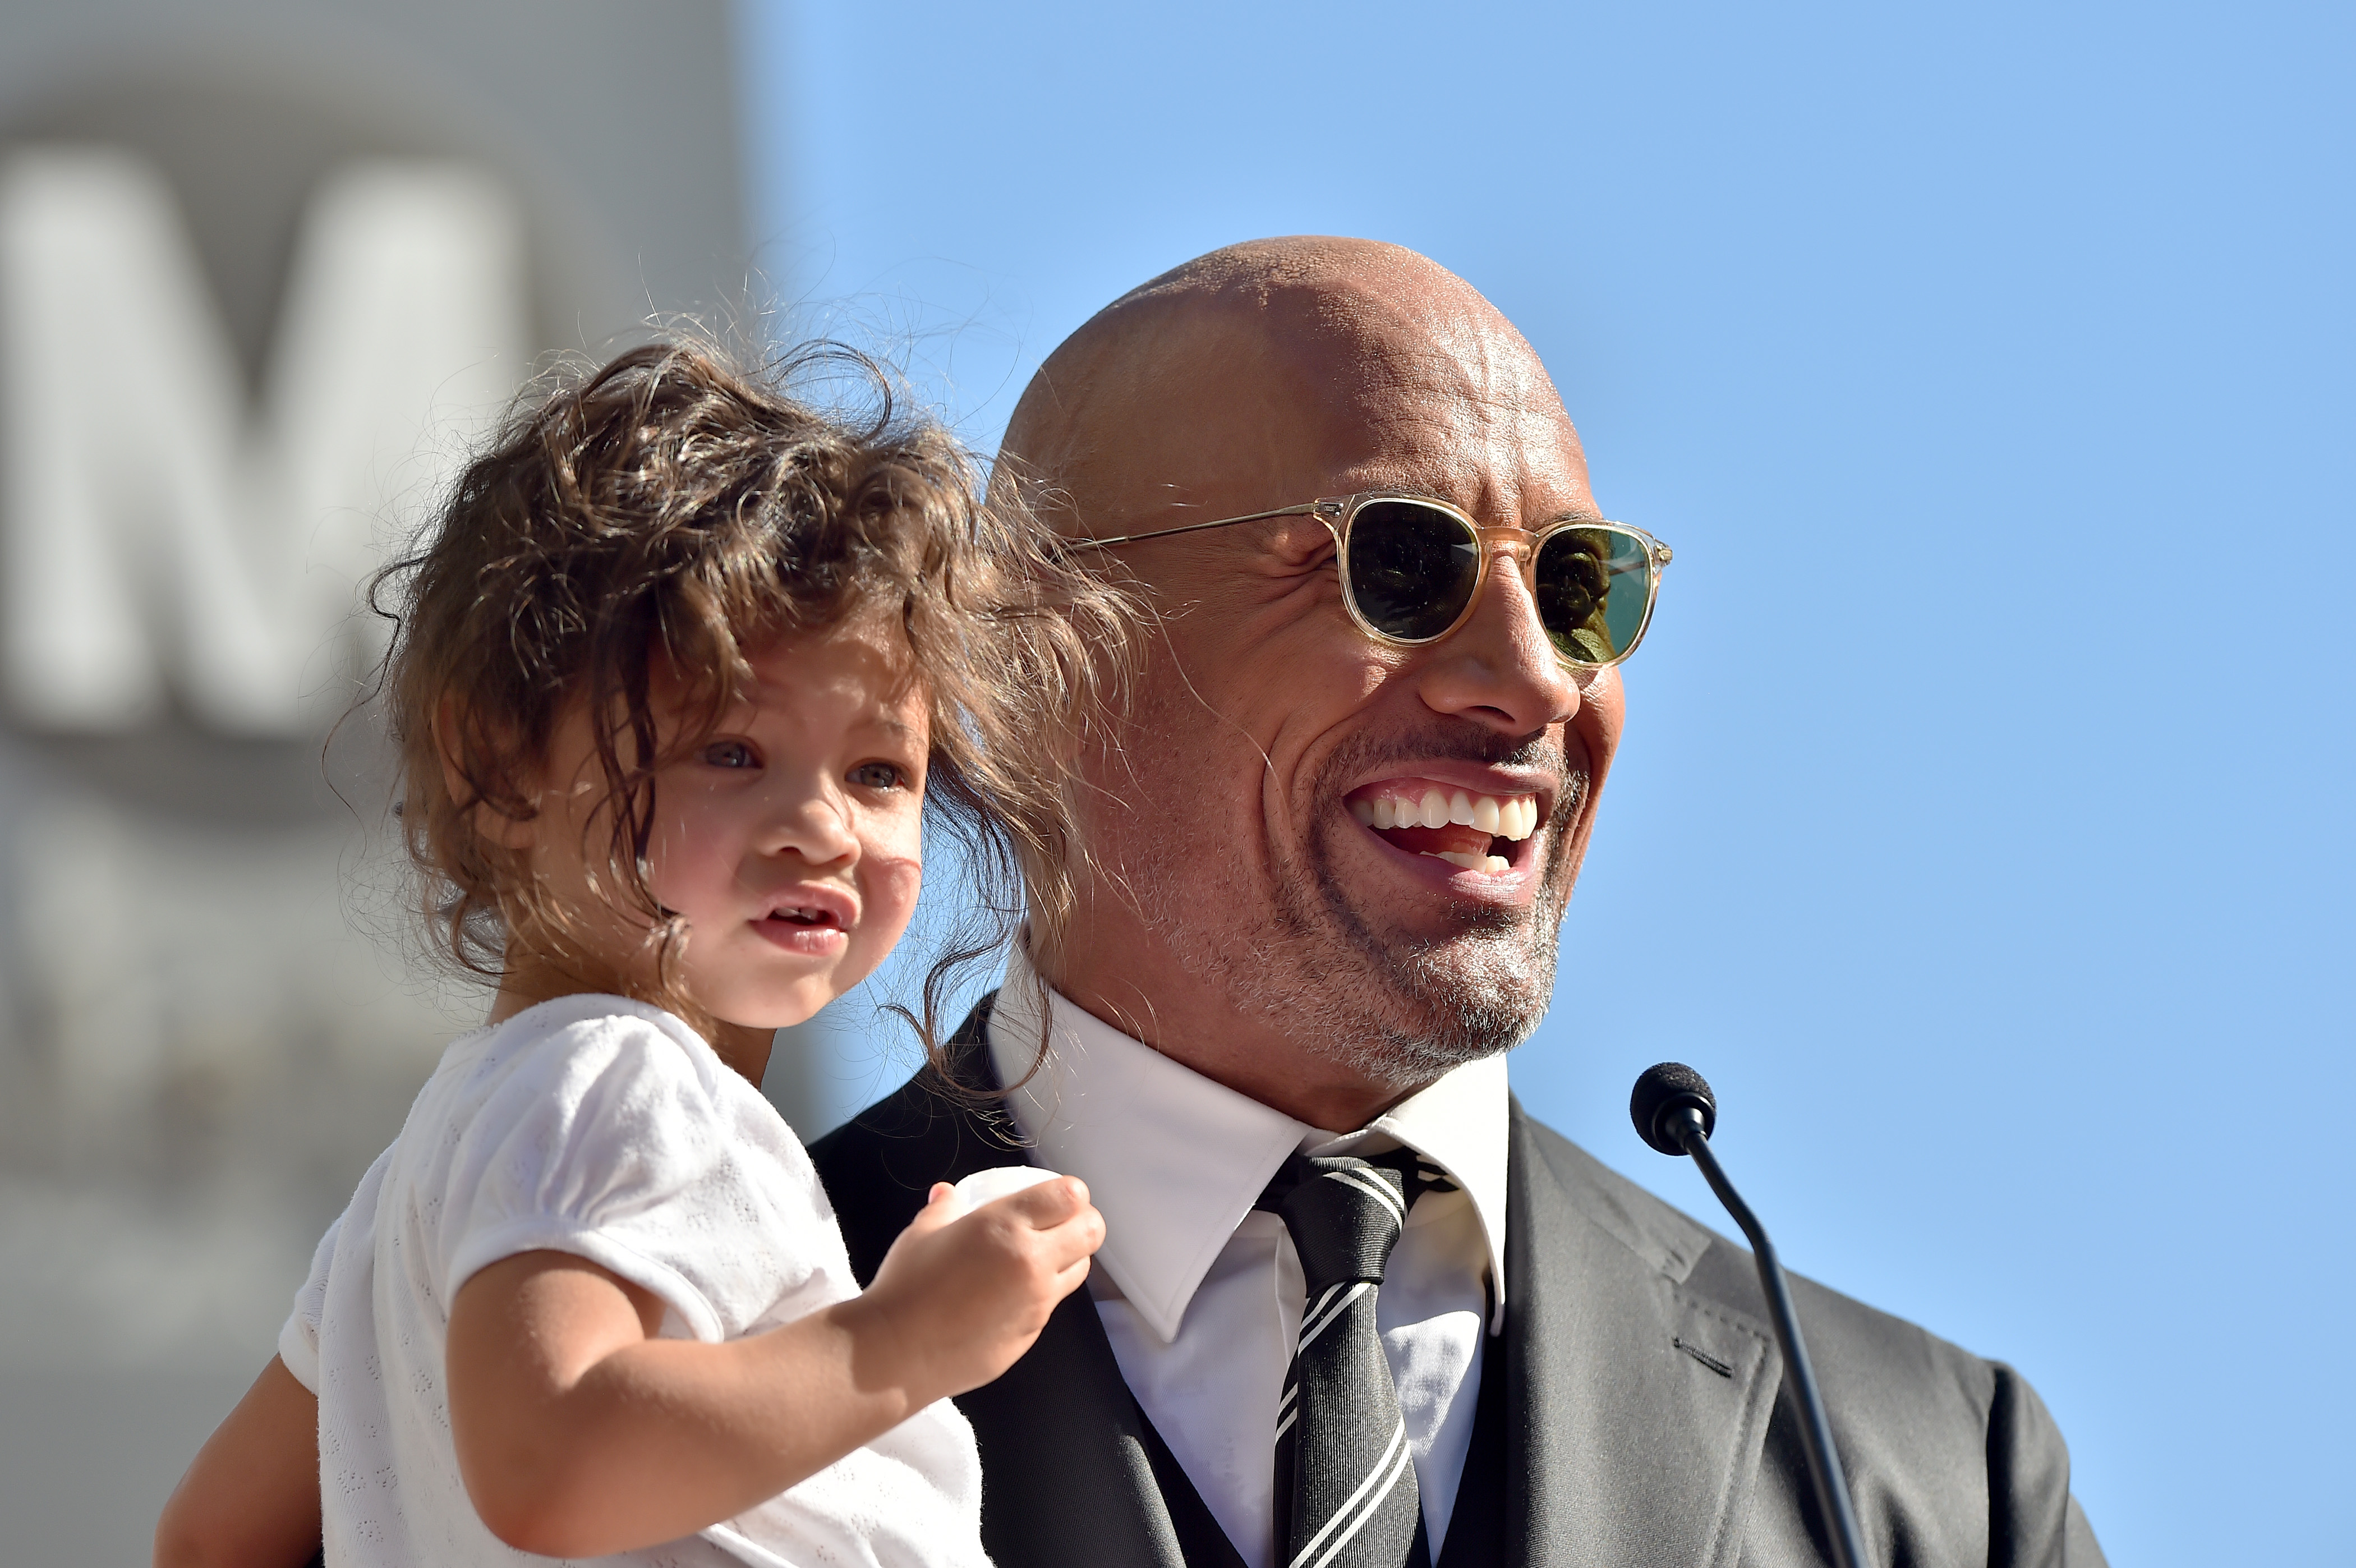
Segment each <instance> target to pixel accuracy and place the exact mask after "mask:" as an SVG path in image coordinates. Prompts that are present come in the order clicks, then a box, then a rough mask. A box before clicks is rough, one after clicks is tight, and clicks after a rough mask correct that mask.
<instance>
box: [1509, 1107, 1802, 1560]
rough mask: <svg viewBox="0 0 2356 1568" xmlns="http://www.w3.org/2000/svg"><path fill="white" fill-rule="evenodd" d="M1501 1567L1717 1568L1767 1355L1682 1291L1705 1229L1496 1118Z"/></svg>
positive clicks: (1723, 1313) (1744, 1486)
mask: <svg viewBox="0 0 2356 1568" xmlns="http://www.w3.org/2000/svg"><path fill="white" fill-rule="evenodd" d="M1512 1137H1513V1149H1512V1158H1511V1165H1510V1176H1509V1179H1510V1181H1511V1183H1512V1196H1511V1197H1510V1199H1509V1200H1508V1204H1507V1218H1506V1230H1507V1236H1506V1247H1505V1273H1506V1282H1507V1295H1506V1301H1507V1310H1506V1326H1505V1354H1506V1358H1507V1368H1508V1371H1509V1373H1510V1377H1509V1380H1508V1382H1507V1385H1506V1390H1507V1392H1506V1398H1507V1405H1506V1422H1507V1430H1508V1434H1509V1440H1510V1444H1511V1449H1512V1455H1511V1459H1510V1461H1509V1463H1511V1464H1512V1466H1514V1469H1513V1472H1512V1474H1511V1477H1510V1487H1509V1492H1508V1499H1509V1500H1508V1505H1507V1520H1506V1539H1507V1541H1508V1542H1509V1551H1510V1552H1512V1555H1511V1557H1510V1558H1509V1561H1513V1562H1516V1563H1527V1564H1531V1565H1532V1568H1536V1565H1537V1564H1541V1563H1543V1564H1547V1565H1549V1568H1554V1565H1558V1564H1589V1563H1593V1564H1620V1563H1646V1564H1656V1565H1660V1568H1669V1565H1676V1568H1686V1565H1688V1564H1690V1565H1691V1568H1731V1565H1732V1564H1733V1563H1735V1561H1736V1558H1737V1555H1738V1554H1739V1552H1740V1544H1741V1543H1740V1534H1741V1522H1742V1520H1743V1517H1744V1515H1745V1513H1746V1511H1747V1509H1748V1504H1749V1500H1750V1495H1751V1483H1752V1480H1753V1478H1754V1477H1756V1475H1757V1473H1758V1467H1759V1455H1760V1449H1761V1445H1762V1443H1763V1442H1764V1440H1765V1436H1766V1431H1767V1418H1768V1415H1769V1412H1770V1410H1771V1408H1772V1405H1773V1403H1774V1400H1775V1392H1776V1389H1777V1388H1778V1386H1779V1385H1780V1383H1781V1382H1782V1379H1783V1360H1782V1357H1781V1355H1780V1354H1779V1353H1778V1352H1777V1350H1776V1348H1775V1346H1774V1342H1773V1337H1772V1334H1771V1333H1770V1332H1769V1331H1768V1329H1767V1328H1766V1327H1765V1326H1763V1325H1762V1324H1761V1323H1759V1322H1758V1321H1757V1320H1755V1319H1753V1318H1751V1317H1750V1316H1747V1315H1745V1314H1742V1313H1739V1312H1735V1311H1732V1310H1730V1309H1728V1308H1727V1307H1725V1306H1723V1305H1719V1304H1718V1303H1716V1302H1713V1301H1710V1300H1708V1299H1707V1298H1705V1297H1702V1296H1700V1295H1699V1294H1695V1293H1693V1292H1691V1291H1689V1290H1687V1288H1686V1285H1685V1282H1686V1276H1687V1274H1688V1273H1690V1272H1691V1271H1692V1269H1693V1266H1694V1262H1695V1261H1696V1260H1697V1259H1698V1258H1699V1257H1700V1256H1701V1254H1702V1252H1703V1251H1704V1250H1705V1249H1707V1248H1708V1245H1709V1244H1710V1241H1711V1240H1712V1238H1711V1237H1710V1234H1709V1232H1708V1231H1707V1230H1703V1229H1702V1228H1701V1227H1700V1226H1698V1225H1696V1224H1694V1223H1693V1222H1692V1221H1691V1220H1688V1219H1686V1218H1685V1217H1684V1216H1683V1215H1680V1214H1678V1213H1676V1211H1675V1210H1674V1209H1671V1208H1668V1207H1667V1206H1666V1205H1665V1204H1661V1203H1658V1202H1657V1201H1655V1200H1654V1199H1652V1198H1650V1197H1647V1196H1646V1195H1644V1194H1643V1193H1642V1192H1640V1191H1638V1190H1636V1189H1635V1188H1633V1187H1631V1186H1630V1185H1629V1184H1628V1183H1626V1182H1624V1181H1622V1180H1620V1179H1619V1178H1617V1177H1613V1176H1611V1175H1610V1173H1608V1172H1606V1171H1604V1170H1603V1169H1602V1167H1601V1166H1600V1165H1597V1164H1596V1162H1595V1161H1594V1160H1593V1158H1592V1157H1591V1156H1590V1155H1587V1154H1585V1153H1584V1152H1582V1151H1580V1149H1578V1148H1577V1147H1576V1146H1575V1145H1573V1144H1569V1142H1567V1141H1566V1140H1564V1139H1562V1138H1560V1137H1558V1136H1557V1135H1556V1134H1554V1133H1550V1132H1547V1130H1546V1129H1544V1128H1542V1127H1540V1126H1538V1125H1537V1123H1536V1122H1532V1121H1531V1120H1530V1119H1529V1117H1528V1116H1527V1115H1526V1113H1525V1112H1523V1111H1522V1108H1521V1106H1520V1104H1519V1103H1518V1102H1516V1103H1515V1106H1514V1108H1513V1132H1512Z"/></svg>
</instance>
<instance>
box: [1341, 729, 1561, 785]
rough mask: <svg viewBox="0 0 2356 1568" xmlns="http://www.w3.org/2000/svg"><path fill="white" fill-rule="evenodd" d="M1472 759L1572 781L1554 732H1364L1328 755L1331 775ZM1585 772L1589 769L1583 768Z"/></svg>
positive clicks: (1432, 730)
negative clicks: (1538, 771) (1536, 770)
mask: <svg viewBox="0 0 2356 1568" xmlns="http://www.w3.org/2000/svg"><path fill="white" fill-rule="evenodd" d="M1391 762H1398V763H1406V764H1410V765H1412V764H1414V763H1419V762H1470V763H1472V764H1475V765H1476V766H1480V767H1484V768H1537V769H1539V770H1541V771H1543V772H1547V773H1551V774H1553V775H1554V776H1555V777H1556V778H1558V779H1563V780H1565V781H1566V784H1567V783H1568V781H1569V779H1570V777H1571V772H1572V769H1571V766H1570V757H1569V752H1568V751H1567V750H1565V748H1564V747H1563V745H1562V743H1561V742H1560V741H1558V740H1557V739H1556V738H1555V737H1554V736H1552V735H1551V734H1549V733H1548V732H1547V731H1545V730H1540V731H1539V732H1537V734H1536V735H1530V736H1519V737H1516V736H1501V735H1498V734H1496V733H1494V731H1490V730H1483V729H1480V728H1477V727H1475V726H1472V725H1429V726H1426V727H1424V728H1422V729H1419V730H1417V731H1414V732H1412V733H1409V734H1407V735H1400V734H1398V732H1397V731H1392V732H1390V733H1388V734H1384V735H1360V736H1354V737H1352V739H1351V740H1350V741H1349V742H1347V743H1346V744H1344V746H1340V747H1338V748H1337V749H1336V750H1335V751H1334V753H1333V757H1331V758H1330V759H1328V761H1327V762H1326V765H1325V768H1324V772H1325V774H1326V776H1327V777H1328V778H1333V777H1336V776H1347V777H1355V776H1358V775H1361V774H1364V773H1365V772H1368V771H1370V770H1372V769H1376V768H1381V767H1382V766H1383V765H1384V764H1385V763H1391ZM1584 772H1585V769H1583V768H1582V769H1580V773H1581V774H1582V775H1583V774H1584Z"/></svg>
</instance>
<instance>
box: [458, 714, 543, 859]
mask: <svg viewBox="0 0 2356 1568" xmlns="http://www.w3.org/2000/svg"><path fill="white" fill-rule="evenodd" d="M458 729H459V718H458V703H457V700H456V699H455V698H453V697H444V699H443V700H442V706H441V709H440V711H439V712H437V713H436V714H434V757H435V759H436V760H437V761H439V762H440V763H441V765H442V788H443V789H446V790H448V791H449V794H450V799H452V800H471V799H473V798H474V797H475V796H476V794H477V789H476V788H475V786H474V784H473V783H472V782H471V781H470V780H469V779H467V777H466V769H465V768H461V767H460V766H459V765H458V758H459V757H461V756H462V755H464V750H463V748H462V747H461V746H459V744H458ZM466 822H467V825H468V826H469V827H471V828H473V829H474V830H475V832H477V833H478V834H480V835H481V836H482V837H483V839H484V840H485V841H486V842H487V843H495V844H497V845H498V846H499V847H500V848H501V849H506V850H514V851H517V852H519V853H523V852H529V851H530V849H531V847H532V845H533V843H535V842H537V840H538V837H539V833H538V831H537V830H538V828H539V825H540V824H539V813H538V812H534V813H533V814H532V815H531V816H529V817H511V816H509V815H508V814H507V813H506V812H505V811H500V810H499V809H498V807H497V806H495V805H493V804H491V803H490V802H489V801H487V800H477V801H476V803H475V805H474V807H473V808H472V809H471V810H469V811H467V813H466Z"/></svg>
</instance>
